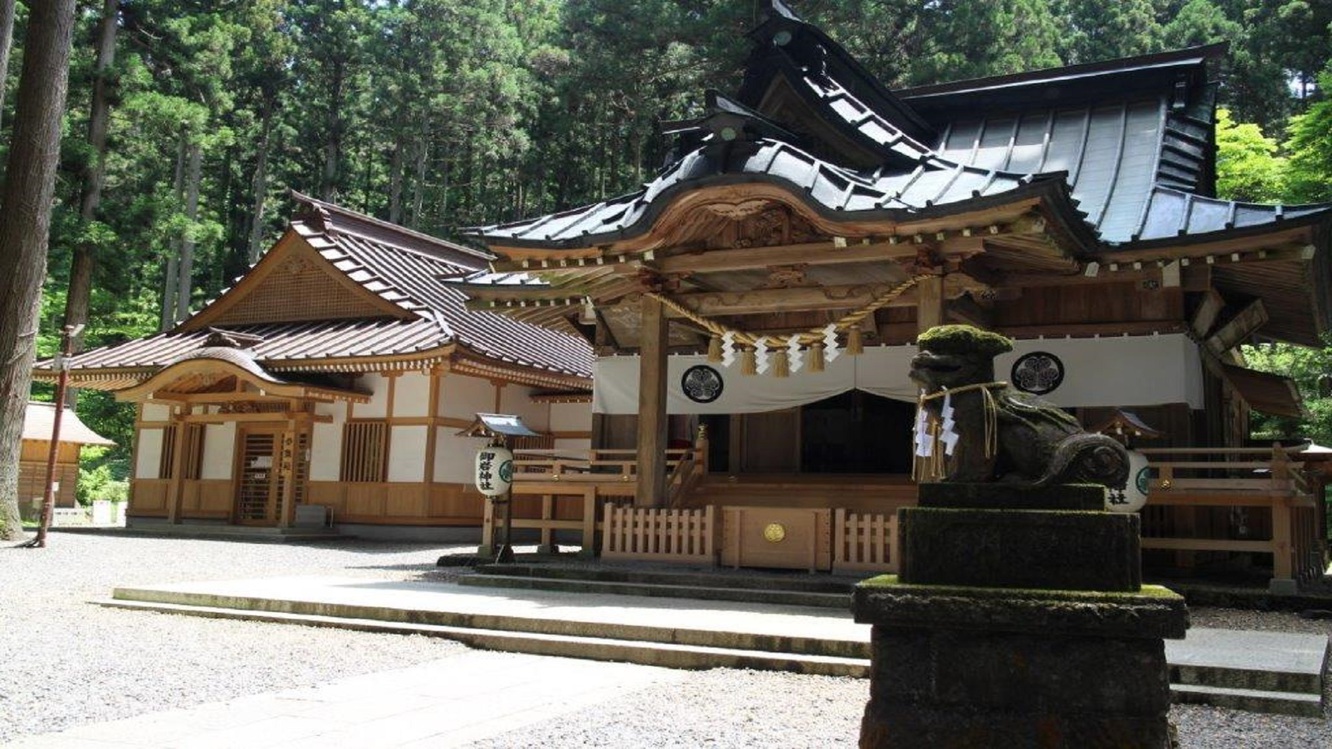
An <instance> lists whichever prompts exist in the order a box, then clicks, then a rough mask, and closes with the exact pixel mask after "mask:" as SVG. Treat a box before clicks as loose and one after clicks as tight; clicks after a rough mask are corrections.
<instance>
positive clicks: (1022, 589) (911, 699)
mask: <svg viewBox="0 0 1332 749" xmlns="http://www.w3.org/2000/svg"><path fill="white" fill-rule="evenodd" d="M1103 492H1104V490H1103V489H1101V488H1100V487H1088V486H1063V487H1048V488H1044V489H1040V490H1033V489H1029V488H1017V487H1009V486H1004V485H995V484H970V485H967V484H962V485H959V484H927V485H922V487H921V499H920V506H919V507H914V508H909V509H904V510H902V511H900V514H899V524H900V527H901V533H902V538H901V542H902V543H901V548H902V560H901V562H902V563H901V567H900V569H901V574H900V575H885V576H883V577H876V578H873V579H870V580H867V581H865V582H863V583H861V584H860V585H859V586H857V588H856V591H855V596H854V602H853V610H854V612H855V616H856V620H857V621H859V622H864V623H869V624H872V625H874V628H873V671H872V676H871V684H870V701H869V704H868V705H867V706H866V708H865V717H864V719H863V721H862V723H861V732H860V745H861V747H865V748H869V747H1005V748H1008V747H1151V748H1152V749H1156V748H1158V747H1167V746H1169V745H1170V738H1169V737H1170V726H1169V722H1168V721H1167V717H1166V713H1167V710H1168V709H1169V707H1170V687H1169V681H1168V673H1167V669H1166V661H1165V644H1164V638H1181V637H1183V636H1184V631H1185V630H1186V629H1187V628H1188V611H1187V609H1186V608H1185V606H1184V600H1183V599H1182V598H1181V597H1180V596H1178V595H1176V594H1174V593H1172V592H1170V591H1169V590H1166V589H1164V588H1161V587H1157V586H1144V585H1142V584H1141V567H1140V563H1139V546H1138V518H1137V516H1135V515H1121V514H1116V513H1107V512H1103V511H1102V510H1101V508H1102V507H1103V502H1104V499H1103V496H1104V495H1103Z"/></svg>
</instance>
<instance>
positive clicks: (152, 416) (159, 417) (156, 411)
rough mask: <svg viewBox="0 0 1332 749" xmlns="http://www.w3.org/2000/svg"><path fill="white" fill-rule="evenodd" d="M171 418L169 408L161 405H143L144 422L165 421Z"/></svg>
mask: <svg viewBox="0 0 1332 749" xmlns="http://www.w3.org/2000/svg"><path fill="white" fill-rule="evenodd" d="M170 417H171V407H170V406H166V405H163V404H161V403H145V404H143V420H144V421H166V420H167V419H168V418H170Z"/></svg>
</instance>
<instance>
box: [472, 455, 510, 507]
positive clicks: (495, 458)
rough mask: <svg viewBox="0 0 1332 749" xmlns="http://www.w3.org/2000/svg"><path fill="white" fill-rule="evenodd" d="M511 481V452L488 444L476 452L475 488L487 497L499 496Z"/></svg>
mask: <svg viewBox="0 0 1332 749" xmlns="http://www.w3.org/2000/svg"><path fill="white" fill-rule="evenodd" d="M512 483H513V453H512V452H510V451H509V450H508V448H504V447H499V446H497V445H490V446H487V447H483V448H481V449H480V450H478V451H477V453H476V488H477V490H478V491H480V492H481V493H482V494H484V495H486V496H487V497H501V496H504V495H505V494H508V492H509V486H510V485H511V484H512Z"/></svg>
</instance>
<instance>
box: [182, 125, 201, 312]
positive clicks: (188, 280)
mask: <svg viewBox="0 0 1332 749" xmlns="http://www.w3.org/2000/svg"><path fill="white" fill-rule="evenodd" d="M202 162H203V146H201V145H199V144H198V143H191V144H190V161H189V167H188V173H187V174H186V175H185V183H186V185H187V187H186V190H187V191H188V192H187V194H186V197H185V217H186V218H188V219H189V220H190V230H189V231H188V232H187V233H186V234H185V237H184V239H182V240H181V243H180V268H179V272H180V280H179V281H178V282H177V283H176V322H180V321H181V320H184V319H185V318H186V317H189V315H190V292H191V291H193V289H194V232H193V229H194V224H195V223H196V222H197V221H198V220H199V181H200V179H201V178H202V177H201V175H200V168H201V166H202Z"/></svg>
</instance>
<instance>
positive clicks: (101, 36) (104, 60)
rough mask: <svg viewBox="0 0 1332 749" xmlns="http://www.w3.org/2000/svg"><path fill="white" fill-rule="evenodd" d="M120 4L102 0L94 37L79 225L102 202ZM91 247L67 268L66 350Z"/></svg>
mask: <svg viewBox="0 0 1332 749" xmlns="http://www.w3.org/2000/svg"><path fill="white" fill-rule="evenodd" d="M119 7H120V0H103V2H102V24H101V28H100V29H99V30H98V34H97V63H96V67H95V68H94V71H93V90H92V104H91V106H90V107H89V111H88V145H90V146H91V147H92V151H93V158H92V159H91V160H90V161H89V162H88V165H87V166H86V167H85V168H84V170H83V175H82V177H83V187H82V188H81V192H80V195H79V223H81V224H83V225H85V226H86V225H87V224H88V223H90V222H92V221H94V220H96V218H97V207H98V206H99V205H100V204H101V202H102V185H103V184H104V182H105V180H106V129H107V123H108V122H109V120H110V118H111V97H110V95H109V91H108V89H109V88H110V81H108V80H107V78H108V75H109V73H108V71H109V70H110V69H111V65H112V63H114V62H115V60H116V27H117V26H118V25H119V24H117V23H116V12H117V10H118V9H119ZM94 249H95V248H94V247H93V246H92V245H91V244H89V243H87V242H79V243H78V244H77V245H75V246H74V252H73V257H72V258H71V259H70V264H69V291H68V293H67V294H66V295H65V324H66V325H72V326H74V327H75V328H76V329H77V330H78V331H79V332H78V333H77V334H75V335H74V337H73V338H72V339H71V340H70V350H71V351H72V352H74V353H76V354H77V353H78V352H80V351H82V350H83V330H82V328H80V327H79V326H82V325H84V324H86V323H87V322H88V307H89V304H90V302H91V297H92V279H93V271H94V270H95V268H96V266H97V258H96V257H95V256H94V254H93V251H94ZM78 392H79V391H78V390H77V389H75V388H69V389H68V390H67V391H66V396H65V398H66V400H65V405H67V406H69V407H70V408H73V407H74V405H75V403H76V402H77V400H78Z"/></svg>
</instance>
